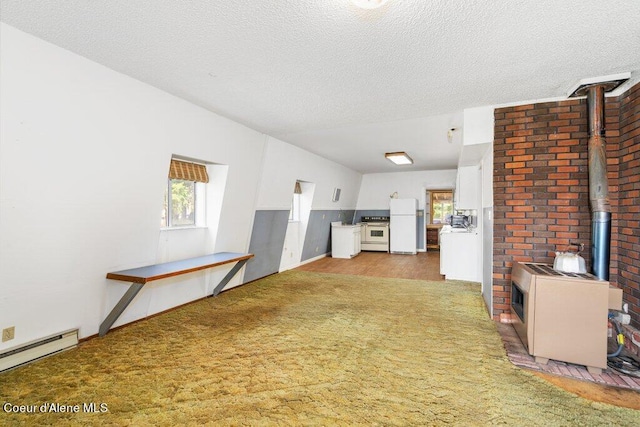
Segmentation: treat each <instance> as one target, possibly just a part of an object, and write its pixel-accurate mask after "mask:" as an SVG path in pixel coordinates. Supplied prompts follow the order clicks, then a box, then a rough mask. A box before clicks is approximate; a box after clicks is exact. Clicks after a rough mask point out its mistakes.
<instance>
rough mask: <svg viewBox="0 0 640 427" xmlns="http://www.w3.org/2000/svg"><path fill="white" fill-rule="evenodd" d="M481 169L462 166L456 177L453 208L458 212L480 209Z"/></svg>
mask: <svg viewBox="0 0 640 427" xmlns="http://www.w3.org/2000/svg"><path fill="white" fill-rule="evenodd" d="M480 178H481V176H480V168H479V167H478V166H460V167H459V168H458V175H457V177H456V191H455V192H454V196H453V206H454V208H455V209H456V210H465V209H478V208H479V206H480Z"/></svg>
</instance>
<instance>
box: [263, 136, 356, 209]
mask: <svg viewBox="0 0 640 427" xmlns="http://www.w3.org/2000/svg"><path fill="white" fill-rule="evenodd" d="M361 179H362V175H361V174H359V173H358V172H355V171H353V170H351V169H349V168H346V167H345V166H342V165H340V164H338V163H335V162H332V161H330V160H327V159H325V158H323V157H320V156H318V155H316V154H313V153H310V152H308V151H306V150H303V149H301V148H298V147H296V146H294V145H291V144H289V143H286V142H283V141H280V140H278V139H275V138H272V137H269V138H268V140H267V148H266V152H265V161H264V170H263V175H262V179H261V182H260V191H259V194H258V204H257V209H264V210H269V209H283V210H284V209H286V210H288V209H289V208H290V207H291V197H292V195H293V187H294V185H295V183H296V180H301V181H306V182H310V183H314V184H315V190H314V193H313V204H312V206H311V209H313V210H322V209H334V210H337V209H354V208H355V206H356V200H357V199H358V192H359V191H360V181H361ZM336 187H338V188H340V189H341V190H342V192H341V196H340V200H339V201H338V202H332V201H331V198H332V197H333V190H334V188H336Z"/></svg>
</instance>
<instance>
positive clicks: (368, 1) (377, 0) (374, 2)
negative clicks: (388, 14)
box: [351, 0, 387, 9]
mask: <svg viewBox="0 0 640 427" xmlns="http://www.w3.org/2000/svg"><path fill="white" fill-rule="evenodd" d="M351 2H352V3H353V4H355V5H356V6H358V7H361V8H363V9H375V8H377V7H380V6H382V5H383V4H385V3H386V2H387V0H351Z"/></svg>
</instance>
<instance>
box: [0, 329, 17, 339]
mask: <svg viewBox="0 0 640 427" xmlns="http://www.w3.org/2000/svg"><path fill="white" fill-rule="evenodd" d="M15 336H16V327H15V326H10V327H8V328H4V329H3V330H2V342H5V341H9V340H12V339H14V338H15Z"/></svg>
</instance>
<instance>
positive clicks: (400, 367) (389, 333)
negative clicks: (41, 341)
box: [0, 271, 640, 426]
mask: <svg viewBox="0 0 640 427" xmlns="http://www.w3.org/2000/svg"><path fill="white" fill-rule="evenodd" d="M479 291H480V287H479V285H478V284H475V283H465V282H456V281H449V282H447V283H446V284H444V282H427V281H420V280H406V279H386V278H374V277H362V276H350V275H340V274H320V273H307V272H296V271H288V272H285V273H281V274H277V275H273V276H270V277H268V278H266V279H262V280H259V281H256V282H253V283H251V284H248V285H245V286H242V287H239V288H234V289H232V290H229V291H227V292H224V293H222V294H220V295H219V296H218V297H216V298H208V299H205V300H201V301H198V302H196V303H194V304H190V305H188V306H184V307H181V308H179V309H176V310H174V311H171V312H169V313H165V314H163V315H160V316H157V317H154V318H151V319H148V320H146V321H142V322H138V323H136V324H133V325H130V326H127V327H125V328H122V329H119V330H116V331H112V332H111V333H109V334H108V335H107V336H105V337H103V338H96V339H92V340H90V341H88V342H86V343H84V344H82V345H81V346H80V347H79V348H78V349H75V350H71V351H68V352H66V353H62V354H59V355H56V356H53V357H50V358H48V359H45V360H42V361H39V362H37V363H34V364H31V365H28V366H25V367H22V368H18V369H16V370H13V371H9V372H7V373H3V374H2V376H1V381H0V396H1V397H0V399H2V400H0V403H2V404H4V402H10V404H12V405H37V406H39V405H41V404H42V403H45V402H48V403H58V404H63V405H65V404H66V405H73V404H80V405H81V406H82V403H83V402H95V403H96V404H99V403H106V404H107V408H108V412H105V413H99V412H98V413H86V412H81V413H78V414H74V413H35V414H15V413H6V412H0V420H1V422H2V425H3V426H12V425H56V426H59V425H118V426H120V425H135V426H138V425H167V426H175V425H216V426H218V425H344V426H353V425H397V426H418V425H420V426H422V425H458V426H471V425H473V426H484V425H511V426H561V425H562V426H568V425H585V426H601V425H615V426H632V425H633V426H635V425H637V421H638V417H639V416H640V411H634V410H632V409H625V408H620V407H616V406H612V405H608V404H603V403H597V402H593V401H590V400H587V399H583V398H579V397H577V396H576V395H573V394H570V393H568V392H566V391H564V390H562V389H561V388H558V387H556V386H554V385H551V384H549V383H547V382H546V381H544V380H542V379H539V378H537V377H535V376H533V375H532V374H531V373H528V372H526V371H524V370H521V369H519V368H517V367H515V366H514V365H512V364H511V362H510V361H509V360H508V359H507V356H506V354H505V349H504V347H503V344H502V340H501V338H500V335H499V334H498V332H497V330H496V324H495V323H494V322H493V321H492V320H491V319H489V318H488V317H487V315H486V310H485V307H484V302H483V300H482V297H481V295H480V292H479ZM98 407H99V406H98ZM0 411H1V409H0Z"/></svg>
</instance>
